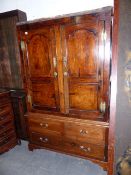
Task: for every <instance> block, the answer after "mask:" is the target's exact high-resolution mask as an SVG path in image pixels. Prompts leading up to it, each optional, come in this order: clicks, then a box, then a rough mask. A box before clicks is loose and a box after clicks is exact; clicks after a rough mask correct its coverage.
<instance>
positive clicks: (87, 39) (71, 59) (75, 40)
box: [61, 17, 104, 114]
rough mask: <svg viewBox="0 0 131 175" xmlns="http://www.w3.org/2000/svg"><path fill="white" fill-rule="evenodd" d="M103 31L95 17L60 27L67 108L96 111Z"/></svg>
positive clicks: (99, 89) (102, 25) (101, 24)
mask: <svg viewBox="0 0 131 175" xmlns="http://www.w3.org/2000/svg"><path fill="white" fill-rule="evenodd" d="M94 18H95V17H94ZM103 31H104V23H103V22H102V21H99V20H97V18H96V20H92V21H91V20H89V21H88V20H87V19H86V21H84V23H81V24H70V25H68V26H66V25H65V26H62V27H61V34H62V55H63V62H64V64H63V67H64V83H65V84H67V85H65V87H68V90H66V89H65V93H66V92H67V93H66V94H65V99H66V100H65V102H66V103H67V104H68V109H66V111H68V112H75V110H76V111H79V114H80V113H82V112H84V113H85V112H89V111H94V112H99V106H100V102H101V101H102V98H103V97H102V94H103V66H104V57H103V55H104V41H102V38H101V34H102V32H103ZM64 47H66V49H65V48H64ZM65 60H67V64H65ZM65 72H66V73H65ZM67 99H68V100H67ZM75 113H76V112H75Z"/></svg>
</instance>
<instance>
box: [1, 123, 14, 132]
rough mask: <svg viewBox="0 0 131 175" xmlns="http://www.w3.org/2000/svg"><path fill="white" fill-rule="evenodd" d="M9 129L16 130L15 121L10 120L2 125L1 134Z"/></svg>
mask: <svg viewBox="0 0 131 175" xmlns="http://www.w3.org/2000/svg"><path fill="white" fill-rule="evenodd" d="M8 129H13V130H15V129H14V123H13V121H9V122H7V123H4V124H2V125H0V134H2V133H4V132H6V131H7V130H8Z"/></svg>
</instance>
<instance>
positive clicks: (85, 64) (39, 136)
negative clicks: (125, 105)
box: [17, 7, 112, 169]
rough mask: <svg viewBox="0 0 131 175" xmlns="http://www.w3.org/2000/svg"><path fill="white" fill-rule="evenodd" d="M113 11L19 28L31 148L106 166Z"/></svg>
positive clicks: (89, 13)
mask: <svg viewBox="0 0 131 175" xmlns="http://www.w3.org/2000/svg"><path fill="white" fill-rule="evenodd" d="M111 24H112V9H111V8H110V7H106V8H103V9H99V10H95V11H91V12H83V13H77V14H70V15H65V16H60V17H55V18H50V19H40V20H34V21H28V22H22V23H18V24H17V31H18V42H19V46H20V54H21V62H22V75H23V82H24V88H25V90H26V92H27V104H28V113H27V114H26V115H25V116H26V119H27V128H28V135H29V149H30V150H33V149H34V148H47V149H51V150H55V151H59V152H64V153H67V154H72V155H75V156H80V157H83V158H87V159H90V160H92V161H93V162H96V163H98V164H99V165H101V166H102V167H103V168H104V169H107V166H108V156H107V153H108V132H109V129H108V127H109V108H110V107H109V101H110V68H111V54H110V50H111V31H112V28H111V27H112V26H111Z"/></svg>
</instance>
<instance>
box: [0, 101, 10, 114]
mask: <svg viewBox="0 0 131 175" xmlns="http://www.w3.org/2000/svg"><path fill="white" fill-rule="evenodd" d="M11 111H12V106H11V104H8V105H3V106H1V107H0V116H3V115H4V114H7V113H10V112H11Z"/></svg>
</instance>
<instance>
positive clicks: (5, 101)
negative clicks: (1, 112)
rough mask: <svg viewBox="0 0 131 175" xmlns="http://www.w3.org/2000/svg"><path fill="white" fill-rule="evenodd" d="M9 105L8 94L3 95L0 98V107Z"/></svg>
mask: <svg viewBox="0 0 131 175" xmlns="http://www.w3.org/2000/svg"><path fill="white" fill-rule="evenodd" d="M8 103H10V98H9V94H4V95H1V96H0V106H2V105H4V104H8Z"/></svg>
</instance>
